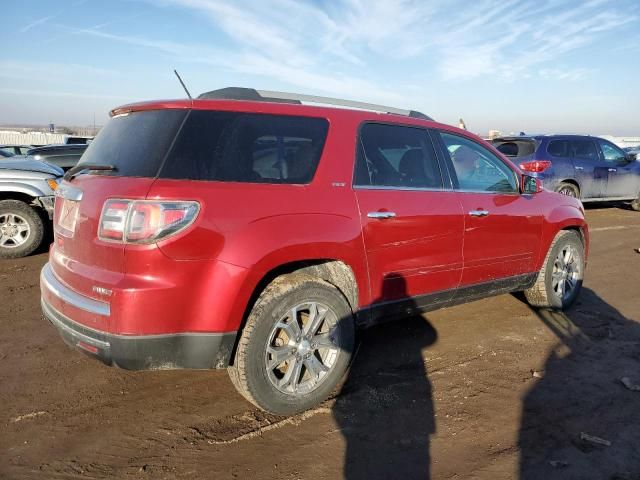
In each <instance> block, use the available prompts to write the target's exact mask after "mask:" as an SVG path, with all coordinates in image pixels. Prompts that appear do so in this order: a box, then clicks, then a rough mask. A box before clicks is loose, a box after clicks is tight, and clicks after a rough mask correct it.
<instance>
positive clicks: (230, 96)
mask: <svg viewBox="0 0 640 480" xmlns="http://www.w3.org/2000/svg"><path fill="white" fill-rule="evenodd" d="M198 99H200V100H250V101H254V102H255V101H257V102H275V103H293V104H298V105H299V104H301V103H303V102H306V103H319V104H323V105H336V106H339V107H347V108H357V109H360V110H371V111H374V112H382V113H391V114H394V115H404V116H406V117H413V118H421V119H423V120H433V118H431V117H429V116H428V115H425V114H424V113H421V112H417V111H415V110H403V109H401V108H395V107H385V106H384V105H376V104H374V103H365V102H355V101H353V100H343V99H340V98H331V97H321V96H317V95H305V94H302V93H287V92H276V91H272V90H255V89H253V88H242V87H227V88H221V89H219V90H212V91H210V92H206V93H203V94H201V95H199V96H198Z"/></svg>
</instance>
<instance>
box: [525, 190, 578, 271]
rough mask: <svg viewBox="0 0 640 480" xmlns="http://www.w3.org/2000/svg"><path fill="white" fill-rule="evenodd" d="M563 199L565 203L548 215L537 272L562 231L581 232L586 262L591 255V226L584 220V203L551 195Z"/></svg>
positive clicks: (544, 225) (543, 229) (543, 231)
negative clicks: (572, 230) (554, 240)
mask: <svg viewBox="0 0 640 480" xmlns="http://www.w3.org/2000/svg"><path fill="white" fill-rule="evenodd" d="M551 195H554V196H556V197H561V199H562V200H563V203H561V204H558V205H556V206H555V207H553V208H552V209H551V210H550V211H549V212H548V213H547V214H546V215H545V221H544V224H543V228H542V239H541V242H540V252H539V254H538V259H537V262H536V266H537V270H540V269H541V268H542V264H543V262H544V260H545V258H546V256H547V252H548V251H549V248H550V247H551V242H553V239H554V238H555V236H556V235H557V234H558V232H559V231H561V230H567V229H577V230H579V231H580V232H581V234H582V238H583V240H584V246H585V261H586V258H587V257H588V254H589V226H588V224H587V221H586V220H585V218H584V209H583V207H582V203H581V202H580V201H579V200H576V199H570V198H569V197H566V196H565V195H560V194H551Z"/></svg>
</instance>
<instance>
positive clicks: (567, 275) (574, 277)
mask: <svg viewBox="0 0 640 480" xmlns="http://www.w3.org/2000/svg"><path fill="white" fill-rule="evenodd" d="M581 270H582V259H581V258H580V252H579V251H578V249H577V248H576V247H574V246H573V245H571V244H567V245H565V246H564V247H562V248H561V249H560V252H558V256H557V257H556V260H555V262H554V263H553V273H552V275H551V279H552V281H551V287H552V288H553V293H554V294H555V295H556V296H557V297H558V298H560V299H561V300H563V301H564V300H566V299H568V298H569V297H571V294H572V293H573V291H574V290H575V288H576V287H577V285H578V281H579V280H580V279H581V274H582V271H581Z"/></svg>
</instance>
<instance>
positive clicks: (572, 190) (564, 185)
mask: <svg viewBox="0 0 640 480" xmlns="http://www.w3.org/2000/svg"><path fill="white" fill-rule="evenodd" d="M556 193H560V194H562V195H566V196H568V197H573V198H580V190H578V187H576V186H575V185H574V184H572V183H568V182H560V183H559V184H558V186H557V187H556Z"/></svg>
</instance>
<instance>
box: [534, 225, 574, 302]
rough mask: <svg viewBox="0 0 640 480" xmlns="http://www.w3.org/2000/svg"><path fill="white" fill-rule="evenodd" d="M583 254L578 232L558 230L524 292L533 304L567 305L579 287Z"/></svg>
mask: <svg viewBox="0 0 640 480" xmlns="http://www.w3.org/2000/svg"><path fill="white" fill-rule="evenodd" d="M584 267H585V257H584V245H583V244H582V239H581V238H580V235H579V234H578V233H577V232H575V231H573V230H562V231H560V232H558V234H557V235H556V237H555V238H554V239H553V242H551V246H550V247H549V251H548V252H547V256H546V258H545V260H544V263H543V265H542V270H540V272H539V273H538V277H537V278H536V283H535V284H534V285H533V287H531V288H529V289H528V290H525V291H524V294H525V297H526V298H527V302H529V304H530V305H531V306H534V307H546V308H554V309H558V310H563V309H565V308H568V307H569V306H571V304H572V303H573V302H574V301H575V299H576V297H577V296H578V294H579V293H580V289H581V288H582V279H583V277H584Z"/></svg>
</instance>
